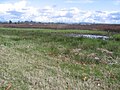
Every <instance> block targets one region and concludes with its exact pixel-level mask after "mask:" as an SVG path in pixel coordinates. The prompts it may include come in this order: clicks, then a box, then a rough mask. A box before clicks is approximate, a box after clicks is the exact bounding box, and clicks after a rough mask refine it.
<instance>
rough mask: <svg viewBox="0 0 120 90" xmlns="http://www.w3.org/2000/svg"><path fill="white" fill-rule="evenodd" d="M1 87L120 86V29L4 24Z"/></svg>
mask: <svg viewBox="0 0 120 90" xmlns="http://www.w3.org/2000/svg"><path fill="white" fill-rule="evenodd" d="M68 33H70V34H71V33H79V34H97V35H107V36H110V39H109V40H102V39H90V38H84V37H66V36H65V35H64V34H68ZM0 90H120V33H115V34H114V33H112V32H109V33H108V32H105V31H96V30H93V31H91V30H52V29H32V28H26V29H25V28H0Z"/></svg>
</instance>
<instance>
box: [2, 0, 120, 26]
mask: <svg viewBox="0 0 120 90" xmlns="http://www.w3.org/2000/svg"><path fill="white" fill-rule="evenodd" d="M9 20H12V21H13V22H17V21H36V22H64V23H80V22H90V23H110V24H120V0H0V21H9Z"/></svg>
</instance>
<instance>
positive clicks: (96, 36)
mask: <svg viewBox="0 0 120 90" xmlns="http://www.w3.org/2000/svg"><path fill="white" fill-rule="evenodd" d="M65 36H69V37H86V38H95V39H103V40H106V39H109V37H108V36H105V35H91V34H65Z"/></svg>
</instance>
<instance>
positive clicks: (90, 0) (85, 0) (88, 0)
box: [65, 0, 94, 3]
mask: <svg viewBox="0 0 120 90" xmlns="http://www.w3.org/2000/svg"><path fill="white" fill-rule="evenodd" d="M65 2H66V3H93V2H94V0H66V1H65Z"/></svg>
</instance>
